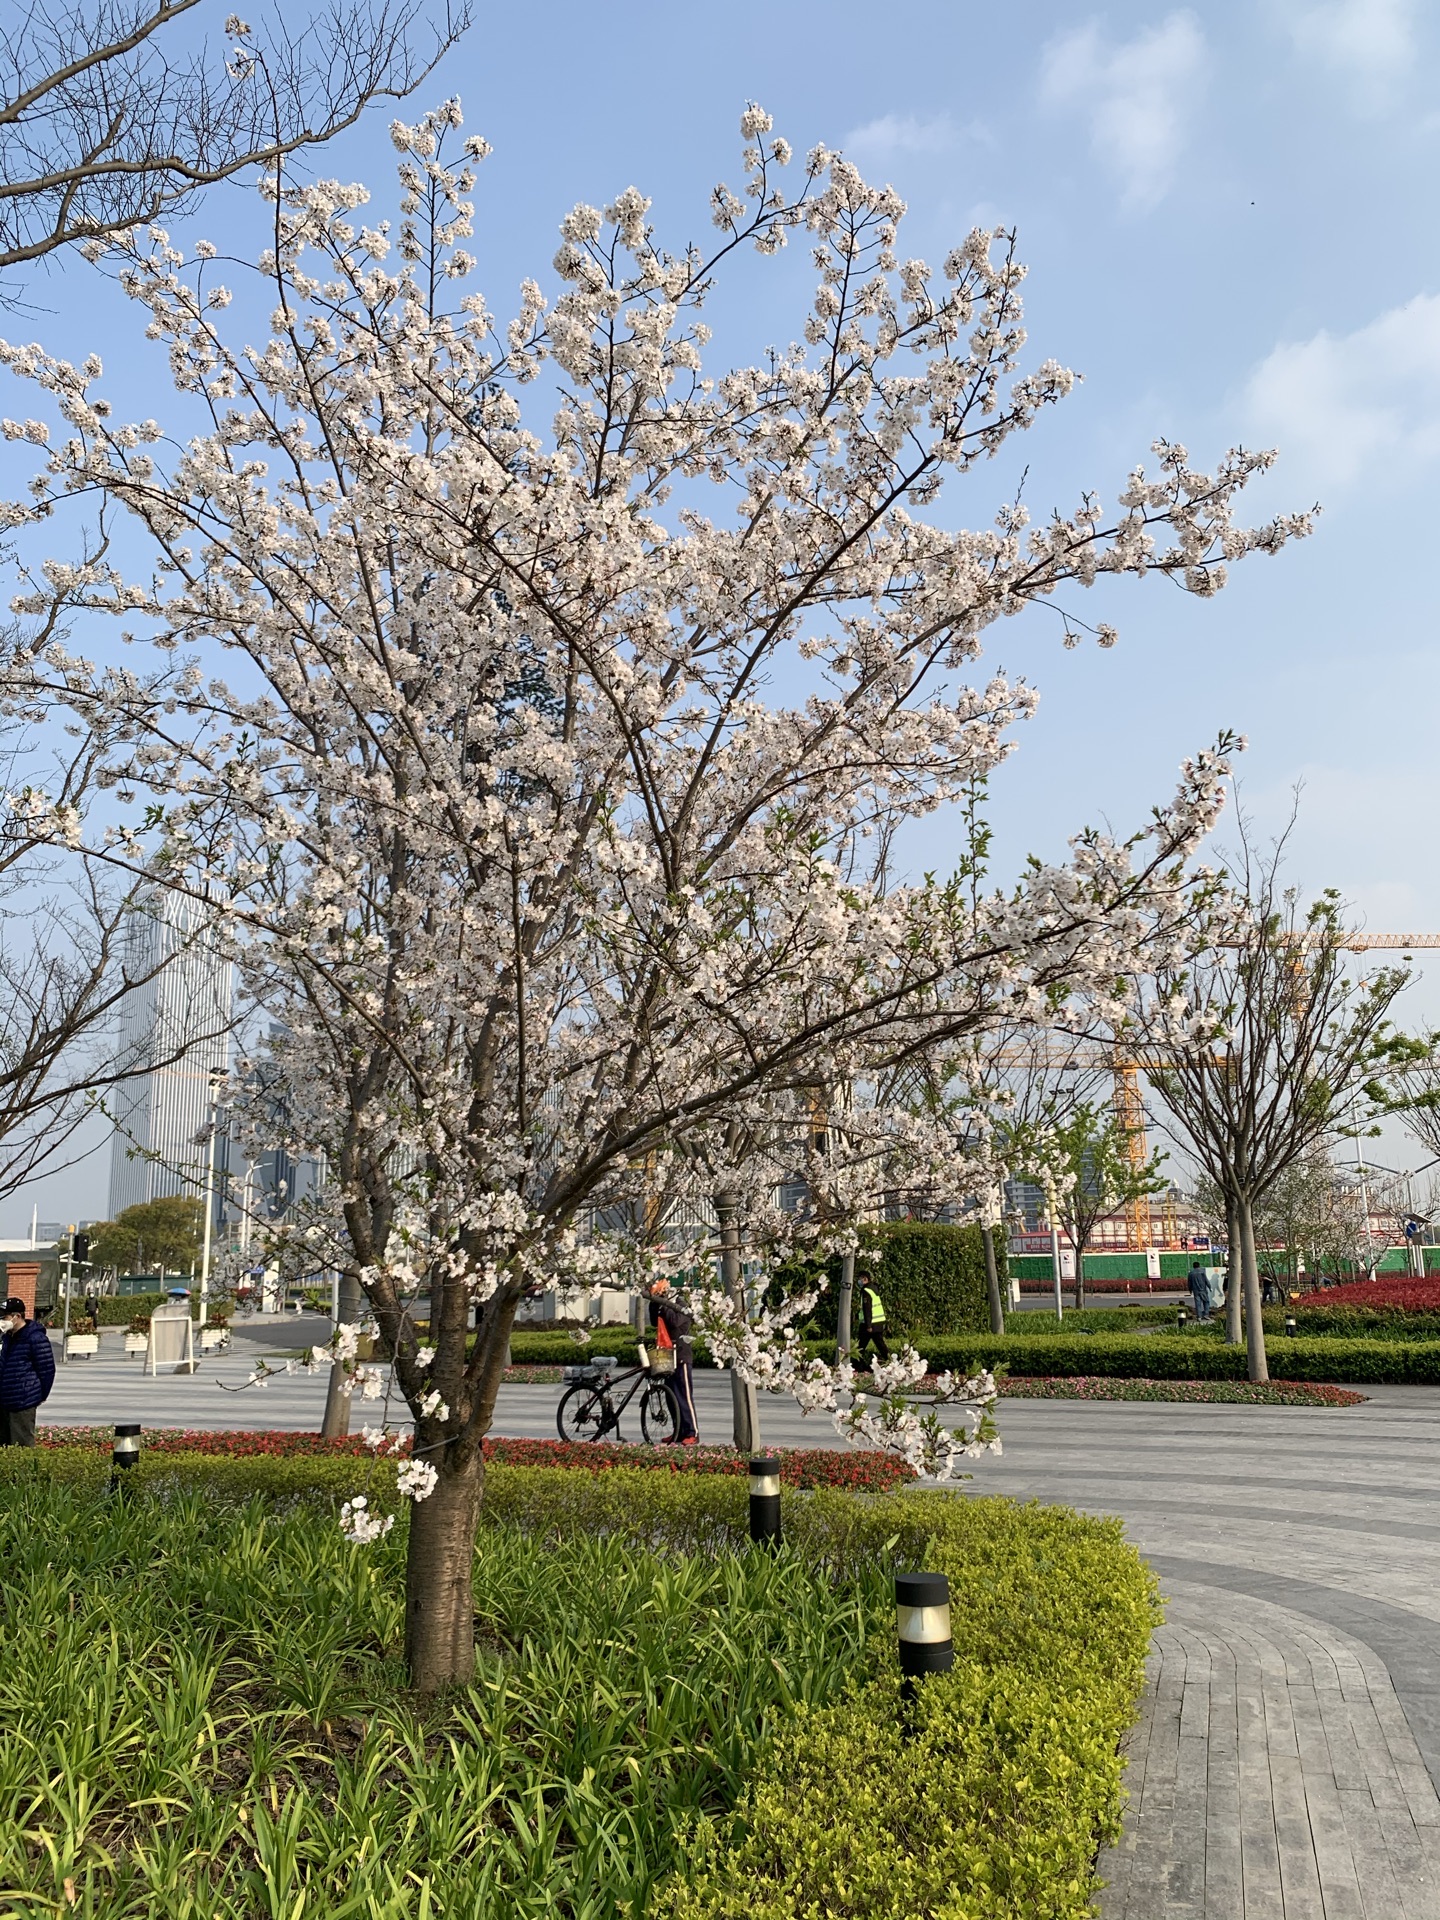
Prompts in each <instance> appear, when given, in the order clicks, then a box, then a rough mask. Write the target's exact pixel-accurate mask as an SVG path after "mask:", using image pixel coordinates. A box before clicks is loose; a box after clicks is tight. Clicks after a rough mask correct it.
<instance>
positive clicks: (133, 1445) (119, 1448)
mask: <svg viewBox="0 0 1440 1920" xmlns="http://www.w3.org/2000/svg"><path fill="white" fill-rule="evenodd" d="M139 1458H140V1423H139V1421H138V1420H137V1421H136V1422H135V1423H134V1424H133V1425H131V1426H124V1427H122V1426H117V1427H116V1429H115V1438H114V1440H113V1442H112V1443H111V1447H110V1485H111V1487H112V1488H114V1487H116V1486H118V1485H119V1483H120V1475H121V1474H122V1473H123V1472H124V1471H125V1470H126V1469H127V1468H130V1467H133V1466H134V1464H135V1462H136V1461H137V1460H138V1459H139Z"/></svg>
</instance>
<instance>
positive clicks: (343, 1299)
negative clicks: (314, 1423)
mask: <svg viewBox="0 0 1440 1920" xmlns="http://www.w3.org/2000/svg"><path fill="white" fill-rule="evenodd" d="M339 1306H340V1325H341V1326H344V1327H353V1326H354V1325H355V1324H356V1323H357V1321H358V1320H359V1318H360V1282H359V1280H358V1279H357V1278H356V1276H355V1275H354V1274H353V1273H342V1274H341V1276H340V1286H339ZM349 1431H350V1395H349V1394H348V1393H346V1391H345V1369H344V1368H343V1367H342V1366H340V1365H339V1363H338V1362H337V1363H336V1364H335V1365H334V1366H332V1367H331V1369H330V1384H329V1386H328V1387H327V1388H326V1389H325V1417H324V1419H323V1420H322V1421H321V1422H320V1432H321V1433H322V1435H323V1436H324V1437H325V1439H327V1440H338V1439H339V1437H340V1436H341V1434H344V1433H349Z"/></svg>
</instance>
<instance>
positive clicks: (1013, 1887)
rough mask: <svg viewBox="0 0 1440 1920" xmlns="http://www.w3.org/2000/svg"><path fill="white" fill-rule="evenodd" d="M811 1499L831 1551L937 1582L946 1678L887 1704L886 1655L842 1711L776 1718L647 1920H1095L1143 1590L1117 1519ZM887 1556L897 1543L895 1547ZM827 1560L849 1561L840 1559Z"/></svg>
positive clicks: (1140, 1655) (1138, 1677) (1137, 1670)
mask: <svg viewBox="0 0 1440 1920" xmlns="http://www.w3.org/2000/svg"><path fill="white" fill-rule="evenodd" d="M858 1506H859V1503H858V1502H854V1501H851V1502H849V1503H848V1511H847V1512H846V1513H845V1515H844V1518H843V1520H840V1524H839V1526H837V1524H836V1522H837V1520H839V1518H840V1517H839V1516H838V1515H837V1514H836V1512H835V1508H834V1506H833V1504H832V1503H830V1502H828V1501H826V1500H825V1499H823V1498H817V1499H816V1500H815V1501H814V1502H813V1503H812V1505H811V1507H810V1510H809V1514H808V1516H807V1518H806V1519H805V1521H803V1522H802V1523H801V1524H800V1525H798V1526H797V1525H795V1523H794V1522H793V1521H792V1523H791V1530H792V1537H794V1536H795V1535H797V1534H798V1535H799V1536H800V1537H801V1538H802V1540H803V1541H804V1542H805V1545H806V1546H807V1547H808V1548H809V1549H810V1550H811V1551H816V1550H819V1557H827V1556H828V1555H833V1554H834V1550H835V1535H836V1533H837V1532H838V1531H840V1528H841V1527H843V1529H844V1532H845V1535H846V1540H845V1545H846V1548H847V1550H848V1552H850V1553H858V1554H863V1555H865V1556H866V1557H867V1558H872V1559H873V1557H874V1556H877V1555H884V1556H886V1557H887V1558H888V1557H892V1556H893V1558H894V1560H895V1561H896V1562H897V1563H898V1564H908V1565H911V1566H924V1567H927V1568H932V1569H935V1570H937V1571H941V1572H944V1573H947V1574H948V1575H949V1576H950V1586H951V1597H952V1620H953V1621H954V1623H955V1654H956V1664H955V1671H954V1673H953V1674H950V1675H948V1676H945V1677H943V1678H939V1679H931V1680H928V1681H926V1682H925V1683H924V1685H923V1686H921V1687H920V1688H919V1689H918V1697H917V1699H916V1701H915V1703H914V1705H913V1707H911V1708H909V1709H906V1708H905V1707H904V1706H903V1705H902V1703H901V1701H900V1699H899V1697H898V1693H899V1689H898V1678H897V1675H896V1673H895V1670H894V1667H893V1665H892V1663H891V1657H890V1654H889V1649H888V1648H887V1649H886V1650H885V1655H884V1657H883V1660H882V1661H881V1662H880V1663H879V1672H878V1673H877V1675H876V1677H875V1678H874V1679H872V1680H871V1681H870V1682H869V1683H868V1684H866V1685H864V1686H862V1687H859V1688H857V1689H856V1690H855V1691H854V1693H853V1694H852V1695H851V1697H850V1698H848V1699H845V1700H840V1701H836V1702H831V1703H825V1704H819V1705H803V1704H802V1705H800V1706H798V1707H797V1710H796V1712H795V1714H794V1716H793V1717H792V1718H790V1719H788V1720H786V1721H784V1722H782V1723H781V1725H780V1727H779V1728H778V1730H777V1732H776V1733H775V1735H774V1736H773V1737H772V1739H771V1741H770V1743H769V1746H768V1748H767V1750H766V1752H765V1754H764V1756H763V1758H762V1761H761V1764H760V1766H759V1768H758V1769H757V1772H756V1776H755V1778H754V1781H753V1783H752V1784H751V1787H750V1789H749V1791H748V1793H747V1794H746V1795H745V1797H744V1799H743V1800H742V1802H741V1805H740V1806H739V1808H737V1810H736V1813H735V1816H734V1817H733V1818H732V1819H730V1820H718V1821H717V1820H703V1819H702V1820H701V1821H700V1822H699V1823H698V1826H697V1831H696V1835H695V1841H694V1844H693V1846H692V1849H691V1854H690V1859H689V1861H688V1862H687V1867H686V1871H685V1873H684V1875H683V1876H676V1877H675V1878H673V1879H672V1880H671V1882H670V1883H669V1885H668V1886H667V1887H666V1888H664V1889H662V1893H663V1894H664V1895H665V1896H667V1897H666V1898H665V1899H664V1900H662V1902H659V1903H657V1905H656V1908H654V1909H652V1911H654V1912H666V1913H668V1914H671V1915H674V1916H676V1920H738V1916H740V1915H745V1916H747V1920H830V1916H846V1917H847V1920H896V1917H897V1916H902V1915H904V1916H909V1915H918V1914H946V1915H953V1916H955V1920H961V1917H962V1916H963V1920H972V1917H973V1920H982V1916H986V1917H988V1916H994V1920H1001V1916H1013V1915H1020V1914H1026V1915H1036V1916H1039V1915H1044V1916H1046V1917H1047V1920H1080V1917H1081V1916H1084V1915H1089V1914H1090V1913H1091V1912H1092V1911H1093V1908H1092V1897H1093V1894H1094V1891H1095V1884H1096V1883H1095V1871H1094V1868H1095V1854H1096V1850H1097V1848H1098V1847H1099V1846H1100V1845H1102V1844H1104V1843H1105V1842H1107V1841H1113V1840H1115V1839H1116V1838H1118V1835H1119V1828H1120V1821H1119V1812H1120V1797H1119V1784H1120V1761H1119V1755H1118V1751H1117V1748H1118V1743H1119V1740H1120V1737H1121V1735H1122V1734H1123V1732H1124V1730H1125V1728H1126V1726H1127V1725H1128V1724H1129V1723H1130V1721H1131V1719H1132V1718H1133V1715H1134V1706H1135V1701H1136V1698H1137V1696H1138V1693H1139V1690H1140V1686H1141V1682H1142V1679H1143V1663H1144V1658H1145V1651H1146V1647H1147V1645H1148V1643H1149V1638H1150V1631H1151V1628H1152V1627H1153V1625H1154V1624H1155V1623H1156V1621H1157V1618H1158V1610H1157V1608H1156V1604H1155V1598H1154V1587H1153V1579H1152V1576H1151V1575H1150V1574H1149V1573H1148V1571H1147V1570H1146V1569H1145V1568H1144V1567H1143V1566H1142V1565H1141V1564H1140V1562H1139V1561H1138V1559H1137V1558H1135V1557H1132V1554H1133V1550H1132V1549H1130V1548H1129V1547H1127V1546H1126V1545H1125V1543H1124V1541H1123V1537H1122V1534H1121V1531H1120V1527H1119V1523H1118V1522H1114V1521H1103V1522H1100V1523H1098V1529H1097V1530H1096V1531H1094V1532H1090V1531H1088V1530H1086V1523H1084V1522H1082V1521H1081V1520H1080V1518H1079V1516H1078V1515H1076V1514H1074V1513H1071V1512H1068V1511H1067V1510H1065V1509H1059V1508H1045V1507H1034V1506H1031V1507H1023V1508H1021V1507H1016V1506H1014V1505H1012V1504H1011V1503H1010V1502H1008V1501H999V1500H975V1501H957V1500H956V1499H955V1498H954V1497H953V1496H951V1495H947V1494H908V1495H905V1496H904V1497H902V1498H900V1499H884V1500H878V1501H873V1502H868V1503H866V1508H865V1510H863V1511H861V1512H858V1513H857V1512H856V1509H857V1508H858ZM892 1543H893V1544H892ZM839 1557H841V1558H842V1559H843V1558H844V1556H843V1555H842V1556H839Z"/></svg>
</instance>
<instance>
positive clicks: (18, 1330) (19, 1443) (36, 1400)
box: [0, 1295, 55, 1447]
mask: <svg viewBox="0 0 1440 1920" xmlns="http://www.w3.org/2000/svg"><path fill="white" fill-rule="evenodd" d="M54 1384H55V1354H54V1350H53V1349H52V1347H51V1345H50V1336H49V1334H48V1333H47V1332H46V1331H45V1329H44V1327H42V1326H41V1324H40V1322H39V1321H38V1320H27V1319H26V1317H25V1302H24V1301H23V1300H22V1299H20V1298H19V1296H18V1295H13V1296H12V1297H11V1298H10V1299H8V1300H7V1301H5V1303H4V1305H3V1306H0V1447H33V1446H34V1444H35V1410H36V1408H37V1407H39V1406H40V1405H41V1404H42V1402H44V1401H45V1400H47V1399H48V1398H49V1395H50V1389H51V1387H53V1386H54Z"/></svg>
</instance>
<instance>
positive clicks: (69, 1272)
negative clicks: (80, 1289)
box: [60, 1220, 75, 1367]
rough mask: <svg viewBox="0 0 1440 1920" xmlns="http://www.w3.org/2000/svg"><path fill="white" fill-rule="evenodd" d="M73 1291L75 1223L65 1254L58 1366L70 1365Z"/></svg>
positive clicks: (72, 1222) (72, 1223)
mask: <svg viewBox="0 0 1440 1920" xmlns="http://www.w3.org/2000/svg"><path fill="white" fill-rule="evenodd" d="M74 1291H75V1223H74V1221H73V1220H72V1221H71V1223H70V1245H69V1247H68V1248H67V1249H66V1252H65V1331H64V1333H63V1334H62V1336H61V1340H60V1364H61V1366H62V1367H64V1366H68V1365H69V1364H70V1296H71V1294H72V1293H73V1292H74Z"/></svg>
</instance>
